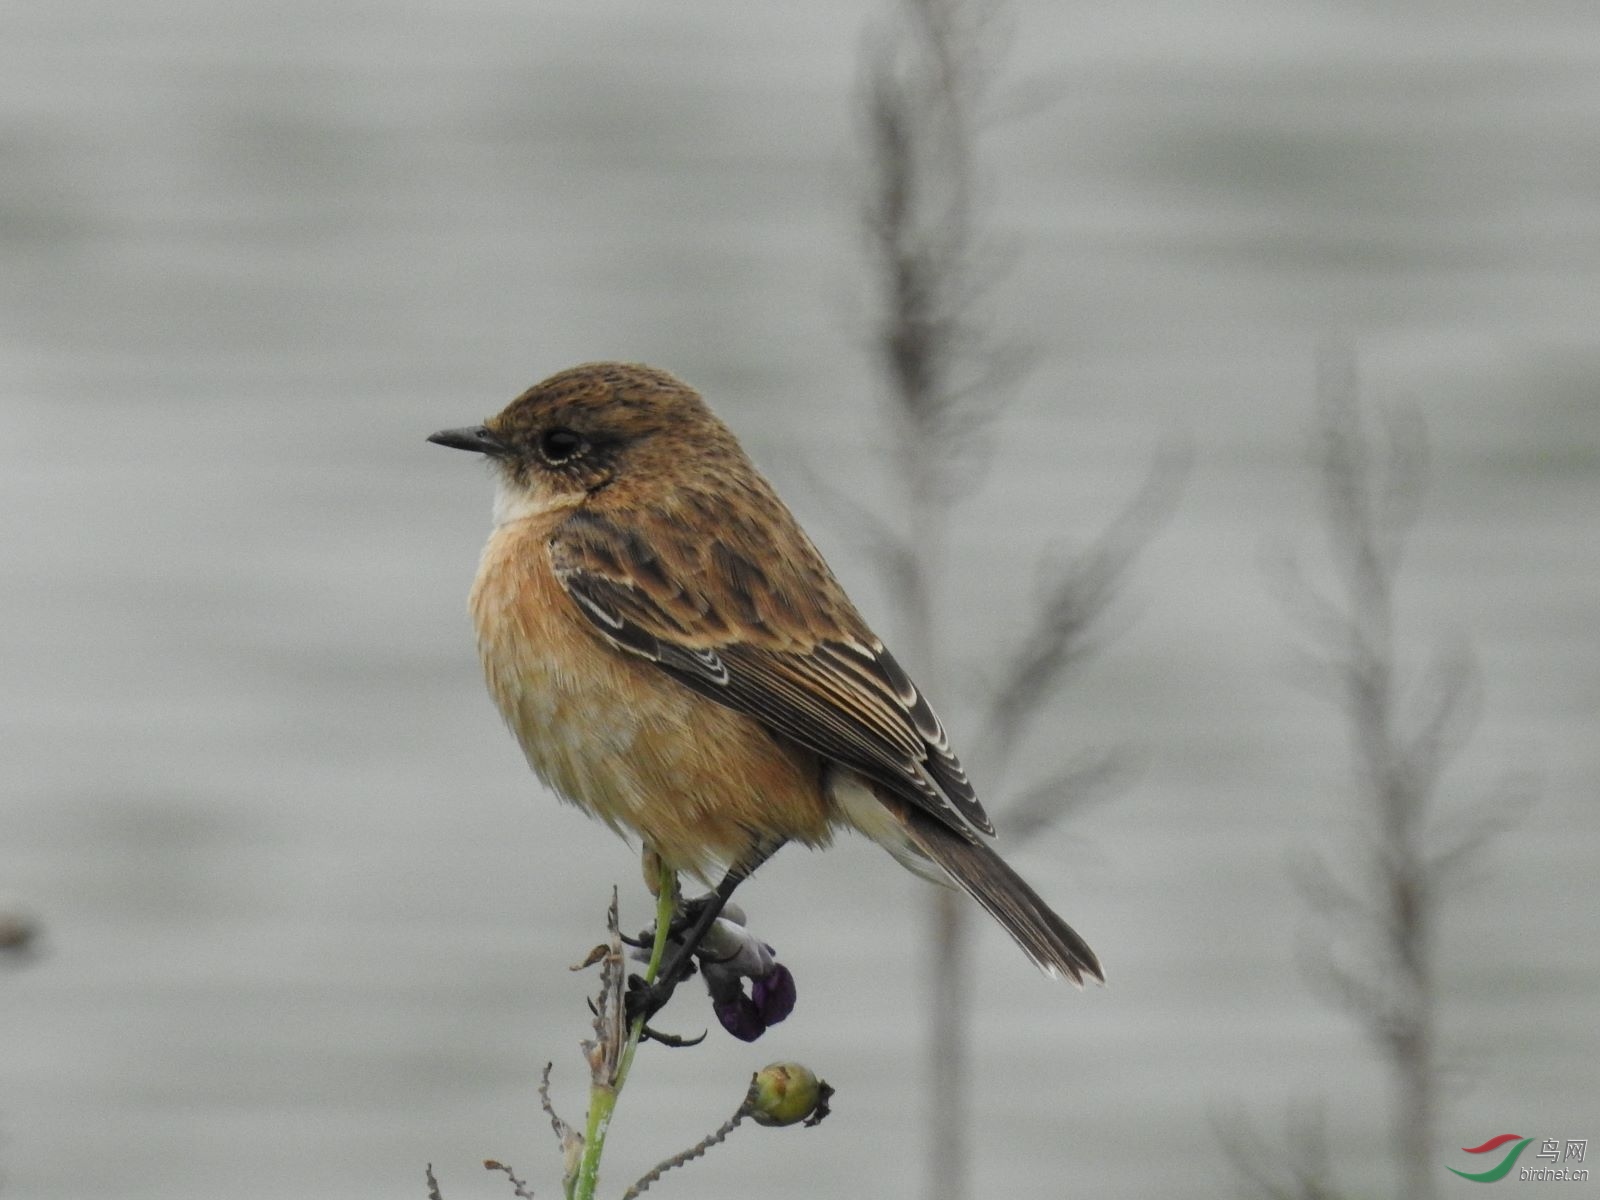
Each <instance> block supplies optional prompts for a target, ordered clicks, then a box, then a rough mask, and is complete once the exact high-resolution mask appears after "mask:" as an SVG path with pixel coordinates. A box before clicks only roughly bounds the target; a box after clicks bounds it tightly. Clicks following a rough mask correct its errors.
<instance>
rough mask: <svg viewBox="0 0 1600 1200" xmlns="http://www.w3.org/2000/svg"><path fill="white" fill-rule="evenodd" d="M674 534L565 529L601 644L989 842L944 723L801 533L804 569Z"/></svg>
mask: <svg viewBox="0 0 1600 1200" xmlns="http://www.w3.org/2000/svg"><path fill="white" fill-rule="evenodd" d="M782 515H783V517H784V518H788V514H787V513H786V512H784V513H783V514H782ZM791 520H792V519H791ZM676 528H677V529H679V530H681V529H682V525H681V524H680V525H677V527H676ZM672 530H673V526H671V525H668V526H667V527H666V528H665V529H663V530H661V536H660V537H654V538H645V537H642V536H641V535H640V534H639V533H637V532H635V531H632V530H625V529H622V528H620V527H619V526H617V525H616V524H614V523H612V522H609V521H606V520H604V519H603V518H599V517H596V516H593V515H592V514H581V515H579V516H577V517H574V518H573V519H571V520H569V521H567V522H566V523H565V524H564V525H563V526H562V527H561V529H560V530H558V531H557V534H556V536H555V537H554V538H552V540H551V542H550V555H551V562H552V565H553V566H554V568H555V573H556V577H557V579H559V580H560V582H561V585H562V587H563V588H564V589H565V590H566V592H567V594H568V595H569V596H570V597H571V598H572V600H573V602H574V604H575V605H576V606H577V608H578V611H579V612H581V613H582V614H583V615H584V617H585V618H586V619H587V620H588V621H589V623H590V624H591V625H592V626H593V627H594V628H595V630H596V631H597V632H598V633H600V634H601V635H602V636H603V637H605V638H606V639H607V640H608V641H610V642H611V643H612V644H613V645H615V646H617V647H618V648H620V649H622V650H626V651H628V652H630V653H633V654H636V655H639V656H640V657H642V658H646V659H648V660H650V661H651V662H653V663H655V664H656V665H657V666H659V667H660V668H661V669H662V670H663V671H665V672H667V673H668V674H669V675H671V676H672V677H673V678H674V679H676V680H678V681H679V682H680V683H682V684H684V685H686V686H688V687H691V688H693V689H694V690H695V691H697V692H699V693H700V694H701V695H703V696H706V697H708V698H709V699H712V700H715V701H716V702H717V703H719V704H723V705H726V706H727V707H729V708H732V709H735V710H737V711H739V712H742V713H745V714H746V715H748V716H751V717H754V718H755V719H756V720H758V721H760V722H761V723H762V724H764V725H766V726H767V727H768V728H769V729H772V730H773V731H774V732H776V733H779V734H782V735H783V736H785V737H787V738H790V739H792V740H793V741H795V742H798V743H799V744H801V745H803V746H805V747H807V748H809V749H811V750H813V751H815V752H816V753H818V754H821V755H824V756H825V757H827V758H829V759H832V760H834V761H836V762H840V763H843V764H845V765H847V766H849V767H852V768H854V769H855V770H857V771H859V772H860V773H861V774H863V775H865V776H867V777H868V778H870V779H872V780H874V781H876V782H877V783H879V784H881V785H882V786H884V787H886V788H888V789H890V790H891V791H892V792H893V793H894V794H896V795H898V796H901V797H903V798H904V799H906V800H908V801H910V802H911V803H913V804H915V805H917V806H918V807H920V808H922V809H923V810H924V811H926V812H928V813H930V814H931V815H933V816H935V817H937V818H938V819H939V820H940V821H942V822H943V823H944V824H946V825H948V826H949V827H950V828H952V829H954V830H956V831H958V832H960V833H962V834H964V835H966V836H968V837H971V836H972V831H973V830H974V829H976V830H979V831H981V832H983V833H988V834H992V833H993V832H994V827H993V826H992V825H991V824H990V822H989V818H988V816H987V815H986V814H985V813H984V811H983V806H982V805H981V804H979V803H978V799H977V796H976V794H975V793H974V791H973V788H972V784H971V783H970V782H969V781H968V779H967V777H966V773H965V772H964V771H963V770H962V768H961V763H960V762H959V761H958V760H957V758H956V756H955V754H954V753H953V752H952V751H951V749H950V744H949V740H948V739H947V738H946V736H945V732H944V727H943V726H942V725H941V724H940V723H939V719H938V717H937V716H935V715H934V712H933V710H932V708H930V707H929V705H928V702H927V701H926V700H925V699H924V698H923V696H922V694H921V693H920V692H919V691H918V690H917V688H916V685H915V684H913V683H912V682H911V679H910V678H909V677H908V676H907V675H906V673H905V671H904V670H902V669H901V667H900V665H899V663H897V662H895V660H894V658H893V657H892V656H891V655H890V654H889V652H888V651H887V650H885V649H884V648H883V645H882V643H881V642H879V641H878V640H877V638H876V637H874V636H873V635H872V633H871V631H870V630H868V629H867V628H866V626H865V625H864V624H863V623H862V622H861V619H860V617H859V616H858V615H856V613H855V610H854V609H853V608H851V607H850V606H849V601H848V600H846V599H845V597H844V594H843V592H842V590H841V589H840V588H839V586H838V584H837V583H836V582H835V581H834V579H833V576H832V575H831V573H829V572H828V569H827V567H826V566H825V565H824V564H823V563H822V559H821V557H820V556H819V555H817V554H816V551H815V550H814V549H813V548H812V547H811V545H810V543H809V542H808V541H805V539H804V535H803V534H800V533H799V530H798V527H795V528H794V533H795V534H796V535H797V536H798V537H799V538H800V540H801V542H802V543H803V548H804V550H805V551H806V560H805V561H802V562H800V563H799V564H795V563H793V562H792V561H789V560H786V559H783V558H782V557H781V556H752V555H748V554H735V553H733V552H731V551H729V550H728V549H727V547H726V545H725V544H723V543H722V542H720V541H717V540H715V539H713V540H711V541H710V542H702V543H698V544H697V543H695V542H693V541H690V540H688V539H687V538H685V537H683V536H682V534H681V533H680V534H679V535H678V536H677V537H676V538H675V537H673V536H672V532H671V531H672ZM744 532H745V533H746V538H747V540H748V534H749V531H748V530H746V531H744ZM758 558H759V559H760V560H761V563H762V565H759V566H758V565H757V559H758ZM669 564H670V565H669ZM819 590H820V591H821V592H822V593H823V594H822V595H821V596H820V597H818V596H814V595H811V594H810V593H812V592H816V591H819ZM802 597H804V598H805V600H806V601H807V602H805V603H802V602H801V598H802Z"/></svg>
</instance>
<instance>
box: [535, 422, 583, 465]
mask: <svg viewBox="0 0 1600 1200" xmlns="http://www.w3.org/2000/svg"><path fill="white" fill-rule="evenodd" d="M587 449H588V443H587V442H585V441H584V440H583V437H582V435H580V434H576V433H573V432H572V430H570V429H547V430H545V431H544V432H543V433H542V434H540V435H539V454H540V455H541V456H542V457H543V458H544V460H545V462H547V463H549V464H550V465H551V466H560V465H561V464H562V463H564V462H570V461H571V460H572V459H574V458H577V457H578V455H580V454H582V453H583V452H584V451H585V450H587Z"/></svg>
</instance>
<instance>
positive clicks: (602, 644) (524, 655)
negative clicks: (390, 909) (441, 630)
mask: <svg viewBox="0 0 1600 1200" xmlns="http://www.w3.org/2000/svg"><path fill="white" fill-rule="evenodd" d="M542 525H543V522H541V521H538V520H528V521H520V522H517V523H515V524H511V525H502V526H500V527H499V528H497V529H496V530H495V532H494V534H493V535H492V536H491V537H490V539H489V544H488V546H487V547H485V549H484V554H483V560H482V562H481V564H480V566H479V569H478V577H477V580H476V582H475V583H474V585H473V589H472V598H471V602H470V603H471V610H472V617H473V621H474V623H475V624H476V626H477V630H478V652H479V655H480V656H481V657H482V659H483V668H484V673H485V675H486V677H487V679H488V683H489V691H490V693H491V694H492V695H493V696H494V699H495V703H496V704H497V705H499V707H500V712H501V714H502V715H503V716H504V717H505V720H506V724H507V725H508V726H510V728H511V731H512V733H514V734H515V735H516V737H517V740H518V741H519V742H520V743H521V745H522V749H523V753H524V754H526V755H527V759H528V762H529V764H530V765H531V766H532V767H533V769H534V770H535V771H536V772H537V773H538V774H539V777H540V778H541V779H543V780H544V781H545V782H546V783H547V784H548V785H549V786H550V787H551V788H552V789H554V790H555V791H556V793H557V794H559V795H560V796H562V797H563V798H564V799H566V800H569V801H571V802H572V803H574V804H576V805H578V806H579V807H580V808H583V809H584V810H586V811H587V812H589V813H591V814H592V815H594V816H596V817H599V818H600V819H601V820H602V821H605V822H606V823H607V824H608V825H610V826H611V827H612V828H613V829H616V830H618V831H619V832H621V831H624V830H631V831H633V832H635V833H637V834H638V835H639V836H640V837H641V838H642V839H643V840H644V842H645V843H646V844H647V845H649V846H651V847H652V848H654V849H655V850H656V852H657V853H659V854H660V855H661V857H662V858H663V859H664V860H665V861H666V862H667V863H668V864H669V865H670V866H672V867H674V868H676V869H679V870H686V871H692V872H694V873H696V874H699V875H702V876H704V875H709V874H712V873H714V872H715V871H716V870H717V869H718V868H719V867H725V866H728V865H732V864H734V863H737V862H739V861H740V860H741V859H742V858H743V857H744V856H745V854H746V853H747V852H748V851H749V849H750V848H751V845H752V843H753V842H754V841H756V840H764V839H772V838H788V839H792V840H797V841H801V842H806V843H809V844H813V845H816V844H821V843H823V842H826V840H827V838H828V802H827V800H826V799H825V798H824V795H823V790H822V785H821V767H820V764H819V762H818V760H817V758H816V756H815V755H813V754H811V753H810V752H809V751H805V750H802V749H800V748H798V747H794V746H790V745H787V744H780V743H779V742H778V741H776V740H774V739H773V738H772V737H771V736H770V735H769V734H768V733H767V731H766V730H765V729H764V728H763V727H762V726H761V725H760V724H759V723H758V722H756V721H755V720H753V719H751V718H749V717H746V716H744V715H742V714H740V713H737V712H734V711H733V710H731V709H728V708H724V707H722V706H721V705H719V704H715V703H713V702H712V701H710V700H707V699H705V698H704V697H702V696H700V695H698V694H696V693H694V692H692V691H690V690H689V689H688V688H686V687H684V686H682V685H681V684H679V683H677V682H675V681H674V680H673V679H672V678H671V677H670V676H668V675H667V674H666V673H665V672H663V671H662V670H661V669H660V668H658V667H657V666H655V665H654V664H653V663H651V662H648V661H646V660H644V659H641V658H638V657H635V656H633V655H631V654H628V653H627V652H625V651H622V650H619V649H617V648H615V647H613V646H612V645H610V644H609V643H607V642H606V641H604V640H603V639H602V638H601V636H600V635H599V633H598V632H597V631H595V630H594V629H593V628H592V627H591V626H590V625H589V624H588V622H586V621H585V620H584V619H583V617H582V615H581V614H580V613H579V612H578V611H577V609H576V607H575V606H574V605H573V603H572V601H570V600H569V599H568V598H567V596H566V594H565V592H563V590H562V588H561V585H560V583H559V582H558V581H557V580H556V578H555V575H554V573H553V572H552V570H551V569H550V562H549V557H548V554H547V552H546V549H545V541H546V536H547V531H546V530H545V529H544V528H542Z"/></svg>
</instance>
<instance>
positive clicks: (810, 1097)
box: [750, 1063, 833, 1125]
mask: <svg viewBox="0 0 1600 1200" xmlns="http://www.w3.org/2000/svg"><path fill="white" fill-rule="evenodd" d="M751 1088H752V1092H753V1096H752V1101H751V1105H750V1116H751V1117H752V1118H753V1119H754V1120H755V1121H756V1123H757V1124H758V1125H793V1124H795V1123H796V1122H798V1121H804V1122H805V1123H806V1124H807V1125H815V1124H817V1123H818V1122H820V1121H821V1120H822V1118H823V1117H825V1116H827V1115H828V1097H830V1096H832V1095H833V1089H832V1088H831V1087H829V1086H828V1085H827V1084H826V1083H824V1082H823V1081H822V1080H820V1079H818V1078H817V1077H816V1075H815V1074H813V1073H812V1072H811V1070H810V1069H809V1068H807V1067H803V1066H801V1065H800V1064H799V1063H769V1064H767V1065H766V1066H764V1067H762V1068H761V1070H760V1071H758V1072H756V1076H755V1078H754V1079H753V1080H752V1081H751Z"/></svg>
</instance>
